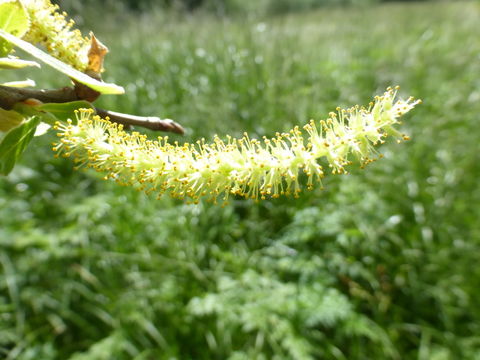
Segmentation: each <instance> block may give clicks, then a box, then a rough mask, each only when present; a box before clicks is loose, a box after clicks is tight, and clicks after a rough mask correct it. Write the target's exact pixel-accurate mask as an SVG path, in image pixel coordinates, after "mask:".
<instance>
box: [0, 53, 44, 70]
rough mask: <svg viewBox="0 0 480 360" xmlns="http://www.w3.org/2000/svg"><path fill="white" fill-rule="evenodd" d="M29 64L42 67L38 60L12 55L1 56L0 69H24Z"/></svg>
mask: <svg viewBox="0 0 480 360" xmlns="http://www.w3.org/2000/svg"><path fill="white" fill-rule="evenodd" d="M27 66H36V67H40V64H39V63H37V62H36V61H28V60H22V59H17V58H14V57H12V56H9V57H3V58H0V69H22V68H24V67H27Z"/></svg>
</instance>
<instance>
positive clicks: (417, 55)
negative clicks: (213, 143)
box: [0, 3, 480, 360]
mask: <svg viewBox="0 0 480 360" xmlns="http://www.w3.org/2000/svg"><path fill="white" fill-rule="evenodd" d="M143 16H144V17H143V18H142V21H141V22H140V21H139V19H138V18H137V15H132V16H125V15H123V17H122V18H120V19H121V20H122V21H113V20H112V21H105V19H102V21H101V22H97V26H98V31H97V33H98V34H99V36H100V37H101V38H102V40H104V41H105V43H106V44H108V45H109V47H110V48H111V53H112V54H115V56H111V57H110V58H107V64H106V68H107V69H109V71H108V72H107V73H106V78H107V79H109V81H112V80H114V79H118V80H119V82H121V83H122V85H124V86H125V88H126V90H127V93H128V96H124V97H122V98H120V97H118V98H117V97H115V98H114V97H105V98H102V99H101V102H102V104H99V106H103V107H107V108H112V109H116V110H119V111H125V112H132V113H139V114H143V115H149V114H155V113H156V114H159V115H161V116H165V117H171V118H173V119H175V120H178V121H181V122H182V124H184V125H186V126H187V127H188V128H189V129H190V131H189V133H188V134H187V136H186V137H185V138H181V137H175V140H179V141H183V140H189V141H190V140H192V139H197V138H198V137H200V136H206V137H208V138H211V137H212V134H213V133H218V134H220V135H223V134H226V133H232V132H234V133H236V134H235V135H239V134H241V133H242V132H243V131H245V130H246V131H248V132H251V133H255V134H257V135H258V136H261V135H267V136H269V135H272V134H273V132H274V131H277V130H282V129H288V128H291V127H292V125H294V124H301V123H304V122H305V121H306V120H308V119H309V118H315V119H321V118H322V117H324V116H325V114H326V112H327V111H329V110H330V109H331V108H334V107H335V106H337V105H342V106H343V105H349V104H352V103H363V102H364V101H365V100H368V99H369V98H370V97H371V95H372V94H373V93H375V92H378V91H379V90H380V91H381V90H382V89H383V88H385V86H387V85H389V84H392V83H393V84H400V85H402V88H403V89H405V90H406V91H408V93H412V94H413V95H415V96H418V97H421V98H423V99H424V100H425V102H424V105H422V106H421V107H419V108H418V111H416V112H415V114H414V116H410V117H409V118H407V119H406V120H405V122H404V129H406V131H408V133H410V134H411V135H412V141H411V142H409V143H407V144H404V145H402V148H401V149H400V148H399V147H397V146H396V145H392V146H390V145H387V146H385V147H383V148H382V149H381V150H382V152H383V154H384V156H385V157H386V158H387V160H388V161H386V160H385V161H382V162H381V163H380V162H379V163H378V164H372V165H370V168H369V169H368V171H366V172H365V173H363V172H361V171H360V170H358V171H354V174H353V175H352V176H343V177H337V178H329V179H328V180H327V181H328V184H326V185H327V186H326V188H327V189H328V190H326V191H315V192H313V193H311V194H310V195H309V194H305V195H304V196H302V198H300V199H298V200H290V199H282V200H276V201H268V202H263V203H259V204H256V203H254V202H249V201H245V200H240V201H233V202H232V204H230V205H228V206H226V207H225V208H220V207H216V206H211V205H209V204H205V203H201V204H199V205H185V204H184V203H181V202H176V201H174V200H171V199H168V198H164V199H161V200H159V201H156V200H153V199H151V198H148V197H146V196H144V195H142V194H139V193H136V192H134V191H133V190H131V189H128V188H121V187H118V186H117V185H116V184H110V183H108V182H100V179H99V178H98V177H97V175H96V174H95V173H94V172H74V171H73V170H72V167H73V165H72V164H71V163H69V162H67V161H64V160H63V159H53V158H52V152H51V151H50V150H47V147H48V144H49V143H50V142H51V141H52V140H53V138H52V137H51V136H50V135H46V136H44V137H40V138H35V139H34V141H33V143H32V145H33V147H34V149H36V151H32V152H30V153H29V156H28V157H25V158H24V159H23V160H22V161H21V163H20V166H17V167H16V169H15V170H14V171H13V172H12V173H11V174H10V175H9V177H8V178H3V179H1V180H0V269H1V270H0V354H1V356H4V357H6V358H11V359H13V358H15V359H22V360H24V359H68V358H72V359H75V360H78V359H110V358H116V359H152V358H154V359H171V358H177V359H225V358H229V357H230V358H231V359H309V358H313V359H317V358H325V359H367V358H368V359H478V353H479V352H480V338H479V336H478V334H479V333H480V325H479V324H480V308H479V307H478V300H477V299H478V298H479V297H480V293H479V289H478V283H479V279H480V268H479V267H478V266H477V264H479V263H480V227H479V225H478V214H479V213H480V205H479V204H480V188H479V187H478V178H479V176H480V161H479V155H478V151H477V148H478V139H479V136H480V133H479V132H480V130H479V128H478V114H479V113H480V101H479V99H480V88H479V86H480V84H479V82H478V80H477V79H478V74H479V73H480V63H479V62H478V54H479V53H480V36H478V35H479V33H478V23H479V20H480V8H479V6H478V4H477V3H461V4H455V5H451V4H436V5H435V7H432V6H430V5H428V4H423V5H420V4H411V5H408V6H407V5H398V4H391V5H388V6H381V7H375V8H371V9H368V10H364V9H350V10H342V11H340V10H328V11H321V12H315V13H310V14H303V15H294V16H293V15H290V16H287V17H281V18H276V19H273V20H268V21H265V22H261V23H255V22H253V23H250V22H248V21H242V22H237V21H233V20H232V21H221V22H220V21H216V22H215V21H214V20H212V18H209V17H201V16H199V17H197V18H186V19H183V20H178V21H177V19H174V18H167V17H164V15H162V14H154V15H150V16H148V15H143ZM118 24H121V25H118ZM112 28H115V31H107V30H110V29H112ZM96 30H97V29H96ZM139 39H141V40H139ZM465 44H468V46H466V45H465ZM19 71H22V72H24V73H26V74H28V75H29V76H33V75H32V74H36V73H34V72H28V71H30V70H28V69H25V70H19ZM35 79H36V80H37V83H39V84H43V85H46V84H48V83H49V81H51V82H52V86H58V83H55V81H56V78H55V76H52V75H51V73H45V74H40V75H37V77H36V78H35ZM151 135H153V134H151ZM232 135H233V134H232ZM48 159H50V160H48Z"/></svg>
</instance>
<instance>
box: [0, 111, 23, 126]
mask: <svg viewBox="0 0 480 360" xmlns="http://www.w3.org/2000/svg"><path fill="white" fill-rule="evenodd" d="M23 119H25V116H24V115H22V114H20V113H19V112H17V111H14V110H4V109H2V108H0V131H3V132H7V131H10V130H11V129H13V128H14V127H15V126H18V125H20V123H21V122H22V121H23Z"/></svg>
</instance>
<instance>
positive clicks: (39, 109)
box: [14, 100, 94, 125]
mask: <svg viewBox="0 0 480 360" xmlns="http://www.w3.org/2000/svg"><path fill="white" fill-rule="evenodd" d="M78 109H94V107H93V105H92V104H91V103H89V102H88V101H83V100H80V101H71V102H67V103H45V104H42V105H36V106H31V105H26V104H21V103H18V104H16V105H15V107H14V110H16V111H18V112H19V113H22V114H24V115H25V116H38V117H40V118H41V119H42V121H43V122H45V123H47V124H49V125H54V124H55V122H57V121H59V120H60V121H67V120H68V119H71V120H73V121H74V122H75V121H76V117H75V110H78Z"/></svg>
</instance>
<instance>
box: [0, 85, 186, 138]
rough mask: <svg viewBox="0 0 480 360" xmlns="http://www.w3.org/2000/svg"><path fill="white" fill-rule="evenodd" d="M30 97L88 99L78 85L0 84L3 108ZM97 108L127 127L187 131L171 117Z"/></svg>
mask: <svg viewBox="0 0 480 360" xmlns="http://www.w3.org/2000/svg"><path fill="white" fill-rule="evenodd" d="M28 99H35V100H38V101H41V102H43V103H65V102H71V101H76V100H86V99H85V98H84V97H82V96H81V94H79V92H78V89H77V87H76V88H72V87H64V88H61V89H41V90H37V89H24V88H14V87H10V86H4V85H0V107H1V108H3V109H5V110H11V109H12V108H13V106H14V105H15V104H16V103H19V102H24V101H26V100H28ZM95 110H96V112H97V114H98V115H99V116H100V117H102V118H105V117H108V118H109V119H110V120H111V121H113V122H116V123H119V124H123V125H125V126H127V127H128V126H140V127H144V128H147V129H151V130H156V131H168V132H173V133H176V134H183V133H184V132H185V131H184V129H183V128H182V126H180V124H178V123H176V122H175V121H173V120H170V119H164V120H162V119H160V118H158V117H155V116H148V117H144V116H135V115H129V114H122V113H118V112H114V111H109V110H103V109H98V108H97V109H95Z"/></svg>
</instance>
